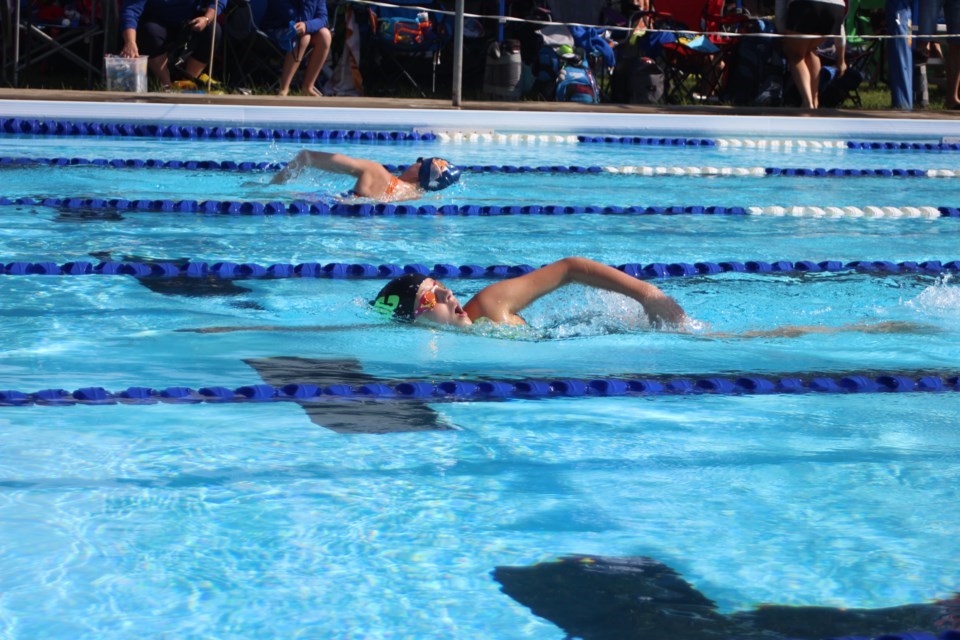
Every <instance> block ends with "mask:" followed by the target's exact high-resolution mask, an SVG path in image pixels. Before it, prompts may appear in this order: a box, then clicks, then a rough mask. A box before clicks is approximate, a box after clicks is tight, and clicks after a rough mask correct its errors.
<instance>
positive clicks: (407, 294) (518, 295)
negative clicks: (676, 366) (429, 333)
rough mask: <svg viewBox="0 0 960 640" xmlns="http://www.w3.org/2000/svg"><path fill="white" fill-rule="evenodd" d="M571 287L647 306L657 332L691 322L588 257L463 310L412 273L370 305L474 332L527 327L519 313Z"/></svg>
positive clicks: (651, 290) (639, 283)
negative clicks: (479, 327)
mask: <svg viewBox="0 0 960 640" xmlns="http://www.w3.org/2000/svg"><path fill="white" fill-rule="evenodd" d="M572 283H578V284H583V285H587V286H589V287H594V288H596V289H604V290H607V291H615V292H616V293H620V294H623V295H625V296H628V297H630V298H633V299H634V300H636V301H637V302H639V303H640V305H641V306H642V307H643V310H644V313H646V315H647V319H648V320H649V321H650V324H651V325H652V326H654V327H656V328H658V329H670V328H673V329H677V328H680V327H682V326H683V325H684V323H685V322H686V319H687V316H686V314H684V312H683V309H681V308H680V305H678V304H677V303H676V301H675V300H674V299H673V298H671V297H670V296H668V295H667V294H665V293H664V292H663V291H661V290H660V289H658V288H657V287H656V286H654V285H652V284H650V283H649V282H644V281H643V280H638V279H636V278H634V277H632V276H629V275H627V274H625V273H623V272H622V271H619V270H617V269H614V268H613V267H611V266H609V265H606V264H601V263H599V262H596V261H594V260H589V259H587V258H564V259H562V260H558V261H557V262H554V263H552V264H548V265H547V266H545V267H541V268H539V269H536V270H535V271H531V272H530V273H527V274H524V275H522V276H519V277H516V278H510V279H509V280H501V281H500V282H495V283H494V284H491V285H489V286H487V287H484V288H483V289H482V290H481V291H480V292H479V293H478V294H477V295H475V296H473V297H472V298H471V299H470V301H469V302H467V303H466V304H465V305H463V306H461V305H460V301H459V300H457V297H456V296H455V295H454V294H453V292H452V291H450V289H447V288H446V287H445V286H444V285H443V284H442V283H441V282H439V281H438V280H435V279H433V278H430V277H428V276H423V275H419V274H407V275H404V276H400V277H399V278H394V279H393V280H391V281H390V282H389V283H387V286H385V287H384V288H383V289H381V290H380V293H378V294H377V296H376V298H374V300H373V301H372V302H371V304H372V305H373V307H374V309H376V310H377V311H380V312H381V313H383V314H385V315H389V316H391V317H392V318H394V319H395V320H399V321H401V322H413V323H417V324H433V325H453V326H455V327H469V326H470V325H472V324H474V323H477V322H480V321H485V322H492V323H494V324H508V325H523V324H526V322H524V320H523V318H521V317H520V315H519V313H520V312H521V311H522V310H523V309H524V308H525V307H527V306H528V305H530V304H531V303H532V302H534V301H535V300H537V299H538V298H540V297H542V296H544V295H546V294H548V293H550V292H551V291H554V290H556V289H559V288H560V287H562V286H564V285H567V284H572Z"/></svg>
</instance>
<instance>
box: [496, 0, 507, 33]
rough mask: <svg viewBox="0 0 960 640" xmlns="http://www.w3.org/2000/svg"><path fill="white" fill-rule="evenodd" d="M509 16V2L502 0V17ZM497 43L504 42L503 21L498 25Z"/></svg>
mask: <svg viewBox="0 0 960 640" xmlns="http://www.w3.org/2000/svg"><path fill="white" fill-rule="evenodd" d="M505 15H507V0H500V17H501V18H502V17H503V16H505ZM497 42H503V20H500V23H499V24H498V25H497Z"/></svg>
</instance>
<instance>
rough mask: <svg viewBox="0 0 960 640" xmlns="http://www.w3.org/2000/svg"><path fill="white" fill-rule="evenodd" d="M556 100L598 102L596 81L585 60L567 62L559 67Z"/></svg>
mask: <svg viewBox="0 0 960 640" xmlns="http://www.w3.org/2000/svg"><path fill="white" fill-rule="evenodd" d="M556 100H557V101H558V102H582V103H584V104H597V103H599V102H600V94H599V92H598V90H597V82H596V80H594V78H593V73H591V72H590V67H589V66H587V63H586V62H579V63H576V64H575V63H567V64H564V65H562V66H561V67H560V72H559V73H558V74H557V89H556Z"/></svg>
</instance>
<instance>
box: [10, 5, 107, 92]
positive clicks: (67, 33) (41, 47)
mask: <svg viewBox="0 0 960 640" xmlns="http://www.w3.org/2000/svg"><path fill="white" fill-rule="evenodd" d="M0 4H2V5H3V8H4V13H5V15H4V16H2V18H3V23H4V30H5V32H6V33H5V34H4V47H6V43H7V42H9V41H10V40H12V46H11V50H12V51H8V52H7V53H6V55H5V58H9V60H7V59H5V60H4V71H5V74H4V75H6V74H7V73H9V75H10V77H11V79H12V82H11V83H12V84H13V86H15V87H16V86H18V85H19V82H20V74H21V72H23V71H26V70H27V69H29V68H31V67H33V66H36V65H37V64H39V63H41V62H44V61H45V60H48V59H50V58H52V57H54V56H57V57H58V58H60V59H63V60H67V61H69V62H70V63H72V64H73V65H75V66H76V67H78V68H80V69H83V70H85V71H86V72H87V85H88V86H89V85H91V84H92V82H93V77H94V76H96V77H97V78H101V77H102V76H103V68H102V66H103V56H104V53H105V49H104V33H105V31H104V28H103V24H102V22H101V21H100V18H99V16H100V9H101V7H100V5H99V4H98V2H97V0H92V1H91V2H90V3H89V4H85V3H78V4H77V7H79V12H77V13H72V14H69V13H67V12H65V11H64V9H63V7H62V6H60V5H58V4H54V3H51V4H47V5H44V7H41V6H39V3H38V2H37V1H36V0H14V3H13V4H14V8H13V10H12V11H10V8H9V6H8V4H7V2H6V1H5V0H0ZM8 36H9V37H10V40H8V39H7V38H8ZM98 45H99V46H98ZM83 49H86V57H83V56H82V55H80V54H79V53H77V50H83Z"/></svg>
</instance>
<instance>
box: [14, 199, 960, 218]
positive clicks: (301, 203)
mask: <svg viewBox="0 0 960 640" xmlns="http://www.w3.org/2000/svg"><path fill="white" fill-rule="evenodd" d="M0 206H18V207H23V206H27V207H36V206H42V207H54V208H59V209H61V210H67V211H71V210H73V211H119V212H123V211H128V212H136V211H140V212H158V213H159V212H167V213H203V214H220V215H251V216H275V215H286V214H289V215H321V216H326V215H330V216H342V217H356V218H366V217H371V216H385V217H393V216H396V217H404V216H508V215H521V216H526V215H549V216H558V215H573V214H599V215H718V216H720V215H723V216H745V215H750V216H774V217H805V218H869V219H872V218H928V219H935V218H956V217H960V209H958V208H957V207H949V206H943V207H934V206H901V207H893V206H886V207H884V206H866V207H854V206H846V207H834V206H826V207H813V206H803V205H796V206H786V207H784V206H778V205H774V206H765V207H756V206H754V207H725V206H713V205H710V206H700V205H695V206H647V207H644V206H628V207H621V206H599V205H586V206H578V205H567V206H564V205H522V206H520V205H508V206H498V205H472V204H463V205H454V204H446V205H441V206H439V207H438V206H435V205H432V204H427V205H419V206H418V205H409V204H396V205H395V204H359V203H335V204H327V203H326V202H308V201H305V200H295V201H293V202H290V203H284V202H279V201H273V202H253V201H242V200H203V201H198V200H168V199H163V200H127V199H125V198H110V199H103V198H42V197H41V198H7V197H2V196H0Z"/></svg>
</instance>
